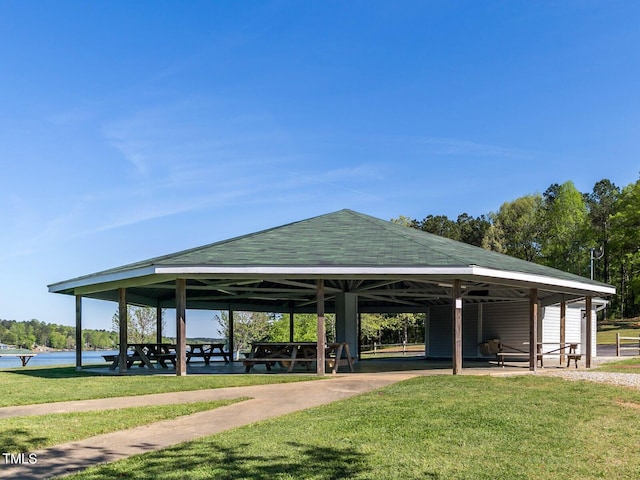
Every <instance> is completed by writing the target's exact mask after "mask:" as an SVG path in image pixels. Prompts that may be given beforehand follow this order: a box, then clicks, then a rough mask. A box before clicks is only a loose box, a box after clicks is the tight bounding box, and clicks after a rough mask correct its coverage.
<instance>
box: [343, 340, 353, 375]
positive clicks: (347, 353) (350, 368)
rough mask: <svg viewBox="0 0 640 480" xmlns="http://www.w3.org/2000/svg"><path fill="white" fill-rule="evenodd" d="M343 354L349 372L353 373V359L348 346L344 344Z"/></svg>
mask: <svg viewBox="0 0 640 480" xmlns="http://www.w3.org/2000/svg"><path fill="white" fill-rule="evenodd" d="M344 348H345V350H344V351H345V354H346V355H347V362H349V370H350V371H352V372H353V357H352V356H351V349H350V348H349V344H348V343H345V344H344Z"/></svg>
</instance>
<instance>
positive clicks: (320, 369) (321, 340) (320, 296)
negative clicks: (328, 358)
mask: <svg viewBox="0 0 640 480" xmlns="http://www.w3.org/2000/svg"><path fill="white" fill-rule="evenodd" d="M316 298H317V303H318V345H317V348H318V350H317V357H318V364H317V368H316V372H317V374H318V375H319V376H324V369H325V365H324V363H325V362H324V360H325V359H324V354H325V346H326V342H325V331H324V280H318V291H317V297H316Z"/></svg>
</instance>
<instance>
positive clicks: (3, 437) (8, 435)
mask: <svg viewBox="0 0 640 480" xmlns="http://www.w3.org/2000/svg"><path fill="white" fill-rule="evenodd" d="M46 440H47V439H46V438H45V437H34V436H33V432H30V431H29V430H23V429H21V428H10V429H2V431H0V452H7V453H8V452H10V453H25V452H30V451H32V450H33V449H34V448H36V446H37V445H41V444H42V443H43V442H44V441H46Z"/></svg>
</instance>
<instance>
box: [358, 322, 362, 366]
mask: <svg viewBox="0 0 640 480" xmlns="http://www.w3.org/2000/svg"><path fill="white" fill-rule="evenodd" d="M360 360H362V313H360V311H358V361H360Z"/></svg>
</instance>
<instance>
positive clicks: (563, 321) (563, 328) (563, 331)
mask: <svg viewBox="0 0 640 480" xmlns="http://www.w3.org/2000/svg"><path fill="white" fill-rule="evenodd" d="M566 343H567V302H564V301H563V302H560V365H564V361H565V357H564V350H565V348H564V346H565V344H566Z"/></svg>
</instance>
